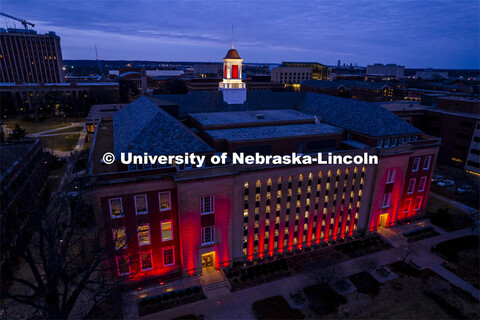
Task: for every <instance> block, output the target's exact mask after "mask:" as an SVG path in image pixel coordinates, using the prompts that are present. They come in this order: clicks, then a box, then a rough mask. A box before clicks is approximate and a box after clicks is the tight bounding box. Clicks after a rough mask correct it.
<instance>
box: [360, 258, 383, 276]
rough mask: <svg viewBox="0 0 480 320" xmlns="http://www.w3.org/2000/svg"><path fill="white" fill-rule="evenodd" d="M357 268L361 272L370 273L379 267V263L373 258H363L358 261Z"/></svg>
mask: <svg viewBox="0 0 480 320" xmlns="http://www.w3.org/2000/svg"><path fill="white" fill-rule="evenodd" d="M358 266H359V268H360V270H361V271H362V272H366V273H372V272H373V271H375V270H376V269H377V268H378V267H379V263H378V261H377V260H375V259H374V258H365V259H361V260H360V261H358Z"/></svg>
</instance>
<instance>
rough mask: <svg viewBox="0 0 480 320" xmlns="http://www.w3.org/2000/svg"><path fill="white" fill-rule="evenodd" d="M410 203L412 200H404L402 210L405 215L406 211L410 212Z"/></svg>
mask: <svg viewBox="0 0 480 320" xmlns="http://www.w3.org/2000/svg"><path fill="white" fill-rule="evenodd" d="M411 203H412V199H407V200H405V207H404V209H403V212H404V213H407V212H408V211H410V204H411Z"/></svg>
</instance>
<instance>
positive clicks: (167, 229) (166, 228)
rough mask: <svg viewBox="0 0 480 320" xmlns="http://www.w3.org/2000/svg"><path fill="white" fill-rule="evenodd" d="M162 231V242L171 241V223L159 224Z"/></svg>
mask: <svg viewBox="0 0 480 320" xmlns="http://www.w3.org/2000/svg"><path fill="white" fill-rule="evenodd" d="M160 226H161V229H162V241H168V240H172V239H173V232H172V221H165V222H161V223H160Z"/></svg>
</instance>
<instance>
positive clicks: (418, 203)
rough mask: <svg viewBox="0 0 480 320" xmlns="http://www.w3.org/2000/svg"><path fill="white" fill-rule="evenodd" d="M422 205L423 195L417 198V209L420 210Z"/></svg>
mask: <svg viewBox="0 0 480 320" xmlns="http://www.w3.org/2000/svg"><path fill="white" fill-rule="evenodd" d="M421 206H422V197H417V198H416V199H415V210H420V207H421Z"/></svg>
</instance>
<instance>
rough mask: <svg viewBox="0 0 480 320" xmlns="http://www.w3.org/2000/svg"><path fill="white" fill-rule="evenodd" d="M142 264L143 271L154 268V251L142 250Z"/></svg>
mask: <svg viewBox="0 0 480 320" xmlns="http://www.w3.org/2000/svg"><path fill="white" fill-rule="evenodd" d="M140 264H141V267H142V271H147V270H152V269H153V263H152V251H148V252H140Z"/></svg>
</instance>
